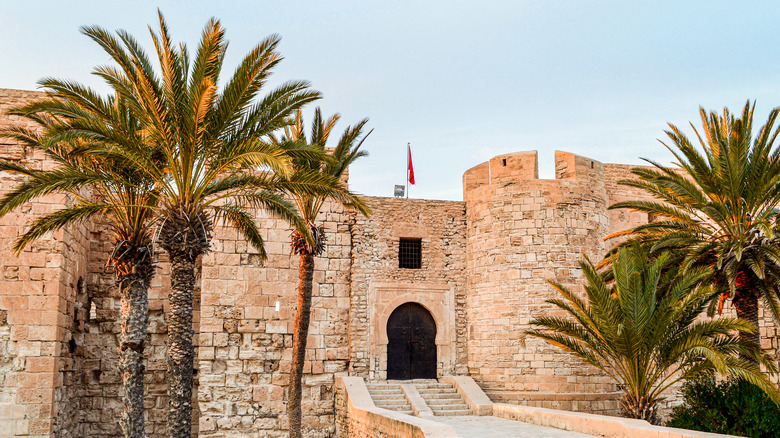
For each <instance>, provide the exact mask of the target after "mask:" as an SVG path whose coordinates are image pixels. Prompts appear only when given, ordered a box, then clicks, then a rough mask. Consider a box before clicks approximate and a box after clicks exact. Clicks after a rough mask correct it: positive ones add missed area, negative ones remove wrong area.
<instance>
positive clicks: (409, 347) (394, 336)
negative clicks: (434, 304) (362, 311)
mask: <svg viewBox="0 0 780 438" xmlns="http://www.w3.org/2000/svg"><path fill="white" fill-rule="evenodd" d="M387 341H388V342H387V378H388V379H392V380H409V379H435V378H436V321H434V319H433V316H431V313H430V312H429V311H428V310H427V309H426V308H425V307H423V306H421V305H419V304H417V303H405V304H401V305H400V306H398V307H397V308H396V309H395V310H393V313H391V314H390V318H388V319H387Z"/></svg>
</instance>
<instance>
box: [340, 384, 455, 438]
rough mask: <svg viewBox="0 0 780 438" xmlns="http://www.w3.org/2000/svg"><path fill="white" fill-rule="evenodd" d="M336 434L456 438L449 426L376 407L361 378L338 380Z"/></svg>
mask: <svg viewBox="0 0 780 438" xmlns="http://www.w3.org/2000/svg"><path fill="white" fill-rule="evenodd" d="M336 435H337V436H338V437H339V438H445V437H457V435H456V434H455V431H454V430H452V428H451V427H449V426H447V425H444V424H438V423H435V422H432V421H428V420H424V419H421V418H416V417H412V416H410V415H406V414H400V413H398V412H393V411H389V410H387V409H382V408H378V407H376V405H374V402H373V400H372V399H371V395H370V394H369V393H368V389H367V388H366V384H365V382H364V381H363V379H362V378H360V377H337V378H336Z"/></svg>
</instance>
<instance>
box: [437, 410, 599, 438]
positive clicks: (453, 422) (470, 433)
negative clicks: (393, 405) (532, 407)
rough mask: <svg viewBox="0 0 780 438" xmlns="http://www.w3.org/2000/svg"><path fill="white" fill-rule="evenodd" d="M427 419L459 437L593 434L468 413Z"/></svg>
mask: <svg viewBox="0 0 780 438" xmlns="http://www.w3.org/2000/svg"><path fill="white" fill-rule="evenodd" d="M428 419H429V420H433V421H436V422H438V423H443V424H446V425H448V426H450V427H452V428H453V429H454V430H455V432H456V433H457V434H458V437H461V438H594V437H593V435H585V434H584V433H579V432H570V431H567V430H561V429H555V428H552V427H544V426H535V425H533V424H528V423H521V422H519V421H513V420H507V419H505V418H498V417H489V416H483V417H478V416H474V415H469V416H456V417H433V418H428Z"/></svg>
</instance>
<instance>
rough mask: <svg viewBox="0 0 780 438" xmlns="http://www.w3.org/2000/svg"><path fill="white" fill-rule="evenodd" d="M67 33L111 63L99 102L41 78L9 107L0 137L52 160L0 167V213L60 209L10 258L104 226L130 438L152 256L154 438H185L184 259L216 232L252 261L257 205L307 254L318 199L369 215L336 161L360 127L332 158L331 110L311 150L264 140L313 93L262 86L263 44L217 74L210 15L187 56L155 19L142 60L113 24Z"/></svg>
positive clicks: (317, 243)
mask: <svg viewBox="0 0 780 438" xmlns="http://www.w3.org/2000/svg"><path fill="white" fill-rule="evenodd" d="M81 30H82V33H83V34H84V35H86V36H87V37H88V38H90V39H91V40H93V41H94V42H95V43H97V44H98V45H99V46H100V47H101V48H102V49H103V50H104V51H105V53H106V54H107V55H108V56H109V57H110V59H111V64H109V65H104V66H98V67H96V68H95V69H94V70H93V74H95V75H96V76H98V77H99V78H101V79H102V80H103V81H104V82H105V84H106V85H107V87H108V90H109V93H108V94H101V93H99V92H98V91H96V90H94V89H92V88H89V87H86V86H84V85H81V84H79V83H77V82H74V81H68V80H60V79H53V78H46V79H43V80H41V81H40V86H41V87H42V89H43V90H44V91H45V92H46V94H45V97H44V98H42V99H40V100H38V101H35V102H33V103H30V104H28V105H25V106H22V107H19V108H16V109H14V110H13V111H12V112H11V114H13V115H17V116H20V117H23V118H25V119H27V120H30V121H32V122H34V123H35V124H36V125H37V127H36V128H34V129H33V128H23V127H10V128H7V129H5V130H4V131H2V132H0V135H2V136H4V137H8V138H12V139H15V140H16V141H18V142H20V143H21V144H23V145H24V146H26V147H28V148H32V149H33V150H37V151H40V152H41V153H43V154H44V155H45V156H46V158H47V159H48V160H50V161H51V162H53V163H54V166H53V168H48V167H47V168H46V169H33V168H28V167H25V166H23V165H20V164H18V163H15V162H12V161H8V160H4V161H0V170H4V171H11V172H16V173H19V174H22V175H24V176H26V179H25V181H24V182H23V183H21V184H20V185H19V186H18V187H16V188H15V189H14V190H12V191H11V192H9V193H7V194H5V195H4V196H3V197H2V199H0V216H2V215H5V214H7V213H9V212H11V211H13V210H15V209H17V208H19V207H20V206H22V205H24V204H25V203H27V202H29V201H31V200H34V199H36V198H39V197H42V196H46V195H49V194H55V193H59V194H62V193H64V194H67V195H69V197H70V199H71V200H72V202H71V203H69V204H68V206H67V207H66V208H63V209H61V210H57V211H54V212H52V213H50V214H47V215H44V216H42V217H40V218H38V219H36V220H35V221H34V223H33V224H32V225H31V226H30V227H29V231H27V232H26V233H25V234H24V235H23V236H21V237H20V238H19V239H18V241H17V242H16V246H15V249H16V251H21V250H22V249H23V248H25V247H26V246H27V245H28V244H30V243H31V242H32V241H34V240H35V239H38V238H40V237H41V236H43V235H44V234H46V233H48V232H50V231H54V230H57V229H60V228H62V227H64V226H66V225H68V224H71V223H74V222H80V221H86V220H97V221H100V222H101V223H102V222H105V223H106V224H107V226H108V227H109V229H110V231H111V235H112V236H113V244H114V246H113V251H112V252H111V254H110V256H109V262H108V265H109V266H110V267H112V268H113V270H114V272H115V273H116V282H117V285H118V289H119V291H120V296H121V306H120V307H121V315H120V322H121V333H120V335H119V352H120V365H119V369H120V374H121V376H122V380H123V387H124V393H125V396H124V413H123V416H122V418H121V420H120V421H119V423H120V426H121V429H122V431H123V433H124V436H126V437H144V436H145V434H144V404H143V393H144V391H143V378H144V365H143V353H144V345H145V342H146V339H147V323H148V299H147V290H148V288H149V285H150V282H151V280H152V277H153V276H154V275H155V264H156V261H157V255H156V251H159V250H163V251H165V252H166V253H167V254H168V256H169V259H170V264H171V269H170V272H171V273H170V276H171V287H170V291H169V294H168V302H169V307H170V310H169V312H168V313H167V314H166V321H167V324H168V343H167V348H168V354H167V359H168V361H167V363H168V370H167V378H168V396H169V409H168V436H170V437H187V438H189V437H190V436H191V418H192V388H193V354H194V349H193V343H192V338H193V326H192V322H193V321H192V316H193V298H194V297H193V290H194V287H195V282H196V276H195V273H196V271H195V270H196V266H197V260H198V257H200V256H201V255H203V254H205V253H206V252H207V251H208V250H209V246H210V243H211V239H212V233H213V231H214V229H215V227H217V226H227V227H232V228H234V229H236V230H238V231H239V233H240V234H241V235H243V237H244V238H246V240H247V241H248V242H249V243H250V244H251V245H252V246H253V247H254V248H256V249H257V250H258V251H259V252H260V254H261V255H262V256H265V251H264V245H263V239H262V237H261V232H260V230H259V228H258V224H257V222H256V220H255V218H256V217H257V213H258V211H260V210H263V211H266V212H269V213H271V214H273V215H276V216H277V217H280V218H282V219H285V220H286V221H288V222H289V223H290V224H291V226H292V227H293V228H294V229H295V230H296V232H295V233H294V234H295V239H294V242H295V246H296V248H298V247H301V248H305V253H306V254H311V255H314V254H319V253H321V251H322V250H323V249H324V240H323V233H322V228H321V227H317V226H316V225H314V224H315V221H316V219H317V213H318V210H317V209H319V208H321V207H322V205H323V204H324V202H326V201H327V200H329V199H333V200H335V201H336V202H343V203H345V204H348V205H351V206H354V207H356V208H357V210H358V211H360V212H362V213H367V212H368V209H367V208H366V207H365V205H364V204H363V203H362V201H361V200H360V199H359V198H358V197H357V196H356V195H354V194H353V193H350V192H349V190H348V189H347V187H346V184H345V183H344V181H342V179H341V176H342V175H343V173H344V172H345V170H346V167H347V166H348V165H349V164H350V163H351V162H353V161H354V160H355V159H356V158H358V157H360V156H362V155H364V152H362V151H359V148H360V146H361V145H362V143H363V140H364V139H365V136H364V135H362V129H363V127H364V125H365V124H366V122H367V121H366V120H363V121H361V122H360V123H359V124H357V125H355V126H354V127H350V128H348V129H347V131H346V133H345V137H344V138H342V141H341V142H340V143H339V145H338V146H337V147H336V149H335V151H334V152H333V153H328V152H329V151H326V150H325V149H324V141H325V140H327V136H328V133H329V132H330V129H331V128H332V126H333V124H334V123H335V121H336V120H338V117H335V118H331V119H330V120H329V122H328V124H327V127H323V126H321V123H320V122H321V117H320V116H319V114H320V113H319V110H317V118H316V119H315V126H314V132H315V133H317V134H316V136H314V137H312V139H311V141H307V139H306V138H305V137H303V136H300V135H289V136H285V138H284V140H277V137H278V135H276V136H275V135H274V134H275V133H277V134H278V133H281V132H283V131H284V129H285V128H287V132H288V133H290V132H292V131H290V128H291V126H294V127H295V130H296V131H295V132H296V133H297V130H299V129H302V119H301V116H300V109H301V108H302V107H303V106H304V105H306V104H308V103H310V102H313V101H315V100H317V99H320V98H321V94H320V93H319V92H317V91H314V90H312V89H311V88H310V85H309V83H308V82H306V81H288V82H284V83H282V84H281V85H279V86H277V87H275V88H273V89H270V90H266V88H268V87H267V82H268V80H269V77H270V75H271V73H272V72H273V70H274V68H275V67H276V66H277V65H278V64H279V62H280V61H281V60H282V57H281V55H280V54H279V52H278V51H277V46H278V44H279V41H280V38H279V37H278V36H276V35H272V36H269V37H267V38H265V39H264V40H262V41H261V42H260V43H259V44H257V45H256V46H255V47H254V48H252V50H250V51H249V53H247V54H246V55H245V56H244V58H243V59H242V60H241V61H240V62H239V64H238V66H237V67H236V69H235V71H234V72H233V74H232V75H231V76H229V77H225V76H223V75H222V70H223V64H224V60H225V54H226V51H227V47H228V44H227V40H226V38H225V30H224V28H223V27H222V25H221V23H220V22H219V21H218V20H216V19H212V20H210V21H209V22H208V23H207V25H206V26H205V28H204V29H203V32H202V35H201V38H200V41H199V44H198V46H197V47H196V49H195V50H194V51H192V52H191V51H190V50H189V49H188V47H187V45H186V44H178V43H175V42H174V41H173V40H172V38H171V35H170V33H169V30H168V26H167V24H166V21H165V19H164V18H163V16H162V14H161V13H160V14H159V27H158V29H157V30H152V28H151V27H150V33H151V38H152V42H153V45H154V55H153V56H151V57H150V56H149V55H148V54H147V53H146V52H145V51H144V49H143V48H142V46H141V44H140V43H139V42H138V41H137V40H136V39H135V38H134V37H133V36H132V35H130V34H129V33H127V32H125V31H122V30H119V31H116V32H110V31H107V30H105V29H103V28H100V27H94V26H93V27H83V28H82V29H81ZM296 115H297V116H296ZM318 123H320V125H318ZM323 130H324V131H323ZM309 261H310V262H311V263H310V265H307V268H306V270H307V271H309V274H308V275H309V277H311V271H313V260H309ZM308 293H309V296H310V295H311V281H309V285H308ZM309 301H310V299H309ZM299 311H300V309H299ZM306 311H307V312H308V309H307V310H306ZM306 321H307V322H306V324H305V325H301V327H300V328H299V331H300V332H301V333H303V334H302V335H299V336H297V337H296V342H300V340H301V339H302V340H303V341H302V342H303V344H302V348H301V347H300V346H299V347H298V349H299V350H301V351H303V352H305V339H306V331H307V330H308V318H307V319H306ZM296 345H297V344H296ZM302 363H303V359H301V364H302ZM297 385H298V387H300V377H298V382H297ZM298 400H300V390H298ZM299 404H300V403H299V402H298V423H297V427H298V428H300V406H299ZM293 427H296V426H295V424H293ZM293 433H295V432H293ZM297 434H298V435H300V431H298V432H297Z"/></svg>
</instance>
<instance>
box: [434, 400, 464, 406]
mask: <svg viewBox="0 0 780 438" xmlns="http://www.w3.org/2000/svg"><path fill="white" fill-rule="evenodd" d="M425 403H427V404H428V406H433V405H463V406H467V405H466V403H463V400H461V399H460V398H430V399H425Z"/></svg>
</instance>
